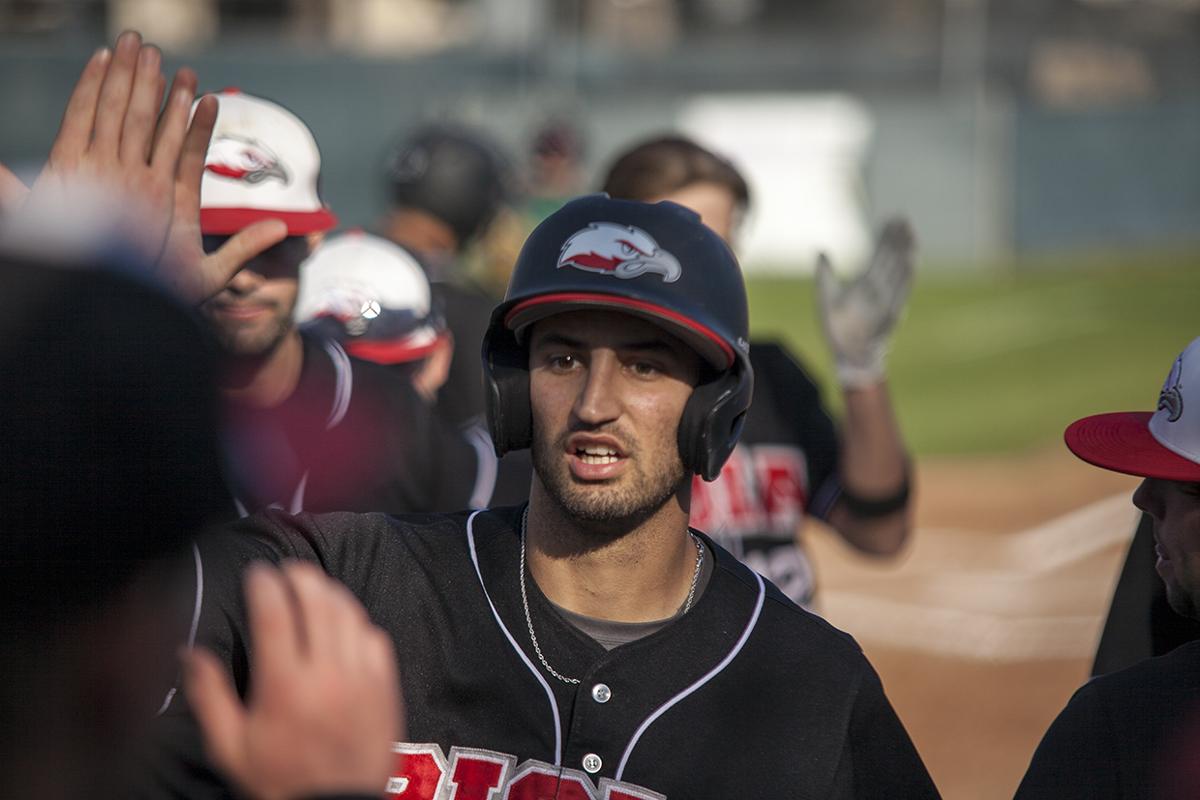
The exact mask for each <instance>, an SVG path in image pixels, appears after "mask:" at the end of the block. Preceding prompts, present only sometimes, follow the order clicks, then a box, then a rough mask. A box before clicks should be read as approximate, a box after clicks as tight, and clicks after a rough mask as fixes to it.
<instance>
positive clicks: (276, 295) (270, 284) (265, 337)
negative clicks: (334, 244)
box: [202, 236, 310, 356]
mask: <svg viewBox="0 0 1200 800" xmlns="http://www.w3.org/2000/svg"><path fill="white" fill-rule="evenodd" d="M226 238H228V237H223V236H205V237H204V246H205V250H207V251H209V252H212V251H213V250H215V249H217V248H218V247H220V246H221V245H222V244H223V243H224V241H225V239H226ZM309 252H310V243H309V241H308V240H307V239H305V238H304V237H303V236H289V237H288V238H286V239H284V240H283V241H281V242H279V244H276V245H275V246H273V247H270V248H268V249H267V250H266V251H265V252H263V253H261V254H260V255H258V256H256V257H255V258H252V259H251V260H250V261H248V262H247V263H246V265H245V266H244V267H243V268H242V269H241V270H240V271H239V272H238V273H237V274H236V275H234V276H233V278H232V279H231V280H230V281H229V283H227V284H226V285H225V288H224V289H223V290H221V292H220V293H219V294H217V295H216V296H215V297H213V298H212V299H211V300H209V301H208V302H207V303H205V304H204V305H203V306H202V310H203V312H204V315H205V316H206V317H207V318H208V320H209V322H211V323H212V326H213V329H214V330H215V331H216V334H217V338H218V339H219V340H220V342H221V345H222V346H223V347H224V348H225V351H226V352H227V353H229V354H230V355H236V356H261V355H265V354H267V353H269V352H271V351H272V350H274V349H275V348H276V347H277V346H278V345H279V343H280V342H281V341H282V340H283V338H284V336H286V335H287V332H288V331H289V330H290V329H291V327H292V312H293V311H294V310H295V308H296V294H297V289H298V286H299V280H298V278H299V274H300V263H301V262H302V261H303V260H304V259H305V258H307V257H308V254H309Z"/></svg>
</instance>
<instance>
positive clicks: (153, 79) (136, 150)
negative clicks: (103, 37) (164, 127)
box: [119, 45, 163, 164]
mask: <svg viewBox="0 0 1200 800" xmlns="http://www.w3.org/2000/svg"><path fill="white" fill-rule="evenodd" d="M161 67H162V53H161V52H159V49H158V48H157V47H154V46H152V45H146V46H144V47H142V48H141V51H140V52H139V53H138V57H137V66H136V67H135V70H134V74H133V80H132V89H131V92H130V97H129V109H128V111H127V112H126V114H125V122H124V125H123V126H122V128H121V140H120V151H119V152H120V159H121V161H122V162H124V163H142V164H145V163H147V162H148V161H149V160H150V143H151V141H152V140H153V138H154V129H155V127H156V124H157V122H158V109H159V106H161V105H162V88H161V84H162V80H163V77H162V71H161Z"/></svg>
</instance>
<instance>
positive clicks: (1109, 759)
mask: <svg viewBox="0 0 1200 800" xmlns="http://www.w3.org/2000/svg"><path fill="white" fill-rule="evenodd" d="M1198 739H1200V642H1190V643H1188V644H1185V645H1183V646H1182V647H1180V648H1178V649H1177V650H1175V651H1173V652H1171V653H1170V654H1168V655H1165V656H1160V657H1158V658H1152V659H1147V660H1146V661H1142V662H1141V663H1139V664H1135V665H1134V666H1132V667H1129V668H1127V669H1123V670H1120V671H1118V672H1112V673H1109V674H1107V675H1104V676H1101V677H1099V678H1093V679H1092V680H1091V681H1090V682H1088V683H1087V684H1085V685H1084V686H1083V687H1082V688H1080V689H1079V691H1077V692H1075V695H1074V697H1072V698H1071V701H1070V702H1069V703H1068V704H1067V706H1066V708H1064V709H1063V710H1062V713H1060V714H1059V715H1058V718H1057V719H1055V720H1054V723H1053V724H1052V725H1051V726H1050V729H1049V730H1048V731H1046V735H1045V737H1044V738H1043V739H1042V741H1041V743H1040V744H1039V745H1038V747H1037V750H1036V752H1034V754H1033V760H1032V762H1031V763H1030V765H1029V770H1028V772H1026V773H1025V778H1024V780H1022V781H1021V785H1020V787H1019V788H1018V789H1017V795H1016V796H1017V798H1019V799H1020V800H1033V799H1034V798H1037V799H1038V800H1040V799H1041V798H1046V800H1051V798H1053V800H1071V798H1079V800H1084V799H1085V798H1086V800H1104V799H1105V798H1140V797H1144V798H1193V797H1197V796H1200V770H1198V769H1197V766H1196V765H1197V761H1196V742H1197V740H1198Z"/></svg>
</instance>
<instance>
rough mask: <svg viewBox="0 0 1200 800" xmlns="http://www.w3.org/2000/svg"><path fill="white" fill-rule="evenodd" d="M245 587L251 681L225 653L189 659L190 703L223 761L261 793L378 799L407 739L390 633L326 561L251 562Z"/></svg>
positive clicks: (241, 782)
mask: <svg viewBox="0 0 1200 800" xmlns="http://www.w3.org/2000/svg"><path fill="white" fill-rule="evenodd" d="M245 593H246V602H247V609H248V617H249V624H250V636H251V639H252V640H253V646H254V655H253V661H252V664H251V675H252V678H253V688H252V690H251V694H250V697H249V698H248V699H247V702H246V703H245V704H243V702H242V700H241V699H239V697H238V695H237V692H236V691H235V689H234V686H233V684H232V682H231V680H230V677H229V674H228V672H227V670H226V669H225V667H224V666H223V665H222V664H221V663H220V661H219V660H218V659H217V658H216V657H215V656H214V655H212V654H211V653H209V652H207V651H205V650H203V649H197V650H193V651H191V652H190V653H189V654H188V655H187V657H186V660H185V665H186V673H185V674H186V679H185V686H186V688H187V694H188V699H189V701H190V703H191V705H192V707H193V709H194V710H195V714H196V717H197V718H198V720H199V722H200V726H201V728H202V729H203V732H204V739H205V746H206V749H207V751H208V753H209V756H210V758H211V759H212V760H213V762H214V763H215V764H216V766H217V768H218V769H220V770H221V771H222V772H223V773H225V774H226V775H227V776H228V777H229V778H230V779H231V780H232V781H233V782H234V783H235V784H237V786H238V787H239V788H241V789H242V791H243V792H245V793H246V794H247V795H249V796H251V797H255V798H300V797H315V796H318V795H329V796H332V795H334V794H339V795H354V796H376V797H377V796H379V795H380V794H381V792H382V790H383V787H384V785H385V784H386V782H387V777H388V775H389V774H390V771H391V767H392V762H393V755H392V752H391V743H392V742H393V741H395V740H396V739H400V738H403V737H402V735H401V732H402V731H401V727H402V724H403V723H402V715H401V712H400V692H399V683H398V679H397V675H396V664H395V659H394V657H393V652H392V645H391V640H390V639H389V637H388V635H387V634H386V633H384V632H383V631H382V630H380V629H379V628H377V627H375V626H374V625H372V624H371V622H370V621H369V620H368V619H367V615H366V612H365V611H364V609H363V607H362V606H361V605H360V604H359V603H358V601H357V600H356V599H355V598H354V597H353V596H352V595H351V594H350V592H349V591H348V590H347V589H346V588H345V587H344V586H342V585H341V584H339V583H337V582H336V581H334V580H332V579H330V578H328V577H327V576H326V575H325V574H324V573H323V572H322V571H321V570H320V568H319V567H317V566H316V565H313V564H306V563H300V562H288V563H285V565H284V566H283V568H282V569H275V568H272V567H267V566H254V567H251V568H250V569H249V570H248V571H247V575H246V581H245Z"/></svg>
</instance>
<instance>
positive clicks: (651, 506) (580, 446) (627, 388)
mask: <svg viewBox="0 0 1200 800" xmlns="http://www.w3.org/2000/svg"><path fill="white" fill-rule="evenodd" d="M699 369H700V362H699V358H698V357H697V356H696V355H695V353H693V352H692V350H691V349H690V348H688V347H687V346H686V345H684V344H683V343H682V342H680V341H679V340H678V339H676V338H675V337H673V336H671V335H669V334H667V333H665V332H664V331H663V330H662V329H661V328H659V327H657V326H656V325H653V324H651V323H649V322H645V321H643V320H640V319H638V318H636V317H631V316H629V315H627V314H621V313H618V312H611V311H576V312H567V313H563V314H558V315H556V316H553V317H549V318H548V319H545V320H542V321H540V322H538V323H536V324H535V325H534V327H533V332H532V335H531V337H530V349H529V383H530V386H529V389H530V397H531V403H532V409H533V464H534V469H535V471H536V472H537V475H538V478H539V479H540V481H541V483H542V485H543V486H544V487H545V488H546V490H547V491H548V493H549V494H550V496H551V497H552V498H553V499H554V500H555V501H556V502H557V503H558V504H559V505H560V506H561V507H562V508H563V510H565V511H566V512H567V513H568V514H570V515H571V516H573V517H575V518H576V519H580V520H587V521H591V522H615V521H620V520H638V519H642V518H645V517H647V516H649V515H650V514H652V513H654V512H655V511H657V510H658V509H659V508H661V507H662V506H663V504H665V503H666V502H667V501H668V500H669V499H670V498H671V497H673V496H674V495H675V493H676V492H677V491H679V489H680V488H681V487H682V486H683V485H685V482H686V480H687V479H688V478H689V477H690V476H688V475H686V474H685V473H684V469H683V463H682V461H681V460H680V457H679V446H678V443H677V441H676V432H677V430H678V428H679V419H680V417H681V416H682V414H683V408H684V405H685V404H686V403H687V400H688V398H689V397H690V396H691V394H692V388H693V387H694V386H695V384H696V380H697V377H698V375H699Z"/></svg>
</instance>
